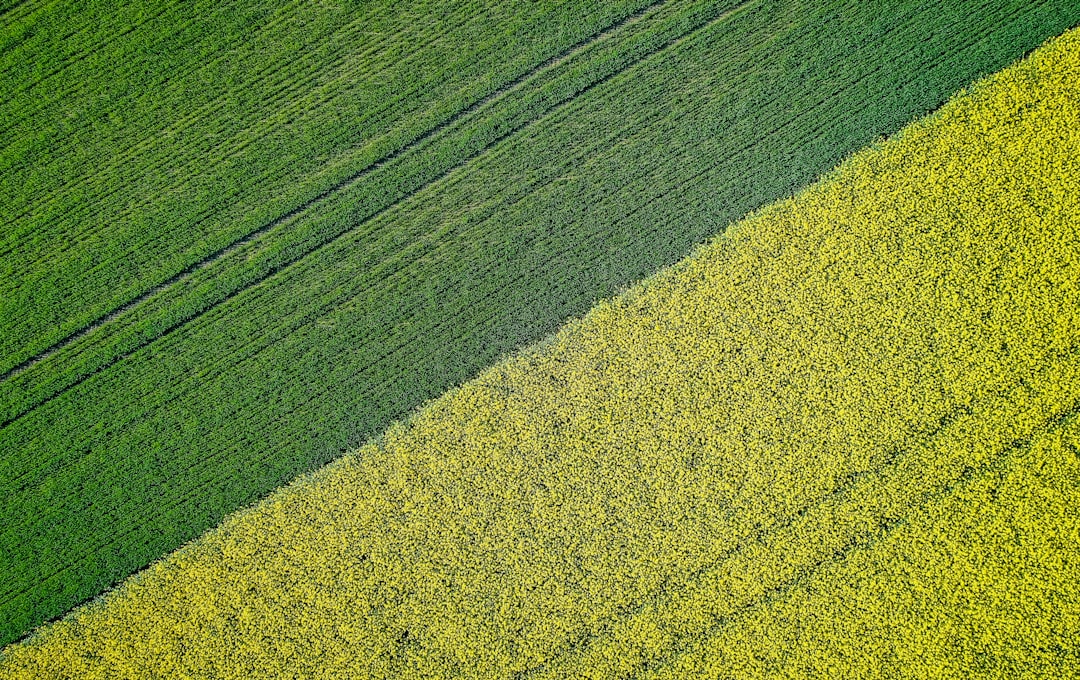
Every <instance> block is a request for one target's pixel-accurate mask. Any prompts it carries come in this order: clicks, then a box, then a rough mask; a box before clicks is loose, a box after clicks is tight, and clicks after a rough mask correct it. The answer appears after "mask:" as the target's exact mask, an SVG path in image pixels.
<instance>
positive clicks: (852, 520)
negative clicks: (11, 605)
mask: <svg viewBox="0 0 1080 680" xmlns="http://www.w3.org/2000/svg"><path fill="white" fill-rule="evenodd" d="M1078 121H1080V31H1074V32H1071V33H1068V34H1066V35H1065V36H1064V37H1062V38H1059V39H1057V40H1055V41H1053V42H1051V43H1050V44H1049V45H1047V46H1045V47H1043V48H1042V49H1040V50H1038V51H1037V52H1035V53H1034V55H1032V56H1031V57H1030V58H1029V59H1026V60H1025V61H1023V62H1021V63H1019V64H1017V65H1014V66H1012V67H1010V68H1008V69H1006V70H1005V71H1003V72H1001V73H999V74H997V75H995V76H994V77H992V78H990V79H987V80H985V81H982V82H980V83H978V84H977V85H975V86H974V87H973V88H972V89H970V90H968V91H966V92H965V93H963V94H961V95H959V96H958V97H957V98H956V99H954V100H953V101H951V102H950V103H949V104H947V105H946V106H945V107H944V108H943V109H941V110H940V111H938V112H937V113H935V114H934V115H932V116H930V117H928V118H926V119H924V120H921V121H919V122H918V123H915V124H913V125H911V126H908V127H907V128H905V129H904V130H903V131H902V132H901V133H900V134H899V135H897V136H896V137H894V138H892V139H890V140H888V141H884V142H882V143H880V144H877V145H874V146H872V147H871V148H868V149H866V150H864V151H862V152H860V153H858V154H856V155H855V156H854V157H852V158H850V159H848V160H847V161H845V162H844V163H843V164H841V165H840V167H839V168H838V169H837V170H836V171H835V172H833V173H830V174H829V175H828V176H827V177H826V178H825V179H823V180H822V181H820V182H818V183H816V184H813V185H812V186H810V187H809V188H807V189H805V190H804V191H802V192H800V193H799V194H798V195H796V196H795V197H794V198H789V199H785V200H782V201H780V202H778V203H775V204H772V205H770V206H768V207H767V208H765V209H763V210H762V211H760V212H758V213H757V214H755V215H753V216H751V217H749V218H747V219H745V220H743V221H740V222H738V223H736V224H734V225H733V226H732V227H730V228H729V229H727V230H726V231H725V232H724V234H722V235H721V236H719V237H717V238H715V239H713V240H712V241H710V242H709V243H708V244H707V245H705V246H703V247H701V248H700V249H699V250H698V251H697V252H696V253H695V254H694V255H693V256H692V257H690V258H688V259H686V260H684V261H683V262H680V263H679V264H677V265H676V266H674V267H671V268H668V269H666V270H664V271H663V272H661V273H660V274H659V275H657V276H655V277H653V278H651V279H648V280H646V281H645V282H644V283H643V284H640V285H638V286H635V287H634V288H632V289H630V290H629V291H628V292H626V293H625V294H623V295H621V296H619V297H616V298H614V299H611V300H607V301H604V302H602V303H600V304H599V305H597V306H596V307H594V308H593V309H592V310H591V311H590V312H589V313H588V314H587V315H585V316H584V317H583V318H582V319H580V320H578V321H573V322H571V323H570V324H568V325H567V326H566V327H565V328H563V330H561V331H560V332H558V333H557V334H555V335H554V336H553V337H551V338H549V339H548V340H546V341H545V342H543V343H541V344H539V345H537V346H534V347H532V348H530V349H528V350H526V351H523V352H520V353H517V354H515V355H513V356H512V357H510V358H509V359H507V360H505V361H503V362H501V363H499V364H497V365H496V366H495V367H493V368H491V369H488V370H485V371H483V372H482V373H480V375H479V376H478V377H477V378H475V379H473V380H471V381H468V382H467V383H465V384H464V385H463V386H461V387H460V388H457V389H455V390H452V391H450V392H449V393H448V394H446V395H445V396H443V397H441V398H439V399H438V400H436V401H434V402H432V403H431V404H429V405H428V406H426V407H425V408H424V409H422V410H421V411H420V412H419V413H418V414H416V415H415V416H414V417H413V418H411V419H410V420H409V421H408V422H405V423H401V424H397V425H394V426H393V427H391V428H390V429H389V430H388V431H387V432H386V433H385V434H384V435H383V436H382V437H380V438H378V439H377V440H374V441H372V442H370V443H368V444H367V445H365V446H364V447H363V448H361V449H360V450H359V451H358V452H357V453H355V454H352V455H349V456H346V457H344V458H343V459H341V460H339V461H337V462H336V463H334V464H331V465H329V466H327V467H326V468H324V469H322V470H320V471H318V472H317V473H315V474H313V475H310V476H307V477H305V478H303V479H301V480H299V481H297V482H296V483H294V484H292V485H290V486H288V487H286V488H285V489H283V490H280V491H278V492H276V493H274V494H272V495H271V496H269V497H268V498H267V499H265V500H263V501H262V502H259V503H257V504H255V505H254V506H253V507H251V508H249V509H246V510H244V511H242V512H239V513H236V514H234V515H233V516H231V517H230V518H228V519H227V520H226V521H225V522H224V523H223V524H222V525H221V526H220V527H218V528H216V529H214V530H213V531H211V532H209V533H208V534H206V535H205V536H203V537H202V538H200V539H199V540H197V541H195V542H193V543H191V544H189V545H187V546H185V547H184V548H183V549H181V550H180V551H178V552H176V553H174V554H172V555H170V556H169V557H167V558H166V559H164V560H162V561H159V562H156V563H155V564H153V565H152V566H151V567H150V568H149V569H147V570H146V571H144V572H142V573H141V574H139V575H138V576H137V577H135V578H134V579H132V580H130V581H128V582H127V583H126V584H125V585H124V586H122V587H121V588H120V589H118V590H116V591H113V592H112V593H110V594H109V595H107V596H106V597H105V598H103V599H102V600H100V601H98V602H95V603H93V604H91V605H89V606H87V607H84V608H82V609H80V610H77V611H76V613H75V614H74V615H73V616H71V617H69V618H67V619H65V620H64V621H62V622H61V623H59V624H57V625H54V626H51V627H48V628H46V629H44V631H43V632H42V633H41V634H40V635H39V636H37V637H36V638H33V639H31V640H30V641H29V642H28V643H25V644H21V645H18V646H14V647H11V648H9V649H8V650H7V654H6V657H5V659H4V661H3V663H4V665H3V666H2V670H0V675H3V676H5V677H13V678H17V677H42V676H49V675H51V674H53V673H58V672H63V671H67V672H69V673H73V674H79V675H80V677H113V678H115V677H125V676H128V675H135V676H140V675H154V674H155V673H158V672H160V673H161V674H163V675H164V674H168V673H189V674H191V675H193V676H197V677H221V678H227V677H251V674H252V672H253V669H257V672H258V673H261V674H264V675H266V676H273V675H275V673H280V674H296V675H304V676H306V677H347V676H351V675H354V674H366V675H369V676H371V677H387V678H397V677H411V676H418V677H449V676H458V675H461V676H468V677H520V678H525V677H528V678H548V677H550V678H563V677H688V676H699V675H700V674H701V671H702V669H705V668H711V669H712V671H713V674H714V675H715V677H731V676H733V675H747V676H752V677H760V676H767V675H778V676H790V675H795V676H800V675H820V676H832V677H874V676H876V675H880V676H881V677H897V676H904V677H920V676H926V677H937V676H938V674H941V673H945V674H950V671H952V672H954V673H955V674H956V675H964V674H966V673H975V674H978V675H981V676H987V677H1017V676H1022V675H1033V676H1045V677H1055V678H1057V677H1073V676H1075V675H1077V673H1078V672H1080V656H1078V653H1077V647H1076V640H1077V639H1078V636H1080V582H1078V581H1077V580H1076V579H1075V578H1074V575H1075V573H1076V571H1077V566H1078V564H1080V550H1078V548H1077V545H1078V542H1077V537H1078V533H1080V519H1078V517H1077V515H1076V512H1075V508H1076V507H1077V503H1078V502H1080V484H1078V482H1080V420H1078V416H1080V232H1078V230H1080V185H1077V183H1076V182H1075V178H1076V177H1077V176H1080V125H1077V122H1078ZM268 640H272V641H273V643H272V644H268V643H267V641H268Z"/></svg>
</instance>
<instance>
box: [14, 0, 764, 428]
mask: <svg viewBox="0 0 1080 680" xmlns="http://www.w3.org/2000/svg"><path fill="white" fill-rule="evenodd" d="M667 1H668V0H657V1H656V2H654V3H653V4H652V5H650V6H649V7H648V8H646V9H645V10H641V11H639V12H638V13H635V14H634V15H631V16H630V17H627V18H626V19H624V20H622V21H621V22H619V23H617V24H616V25H613V26H611V27H609V28H608V29H605V31H603V32H601V33H599V34H597V35H595V36H593V37H592V38H590V39H589V40H587V41H583V42H582V43H579V44H578V45H575V46H574V47H572V48H570V49H569V50H567V51H566V52H565V53H563V54H560V55H557V56H555V57H552V58H550V59H549V60H548V61H547V62H544V63H542V64H540V65H538V66H537V67H536V68H534V69H533V70H532V71H530V72H528V73H526V74H524V75H522V76H520V77H519V78H518V79H517V80H516V81H513V82H511V83H510V84H508V85H507V86H506V87H504V88H502V89H500V90H497V91H496V92H493V93H492V94H490V95H489V96H488V97H486V98H484V99H482V100H480V101H478V102H475V103H474V104H472V105H471V106H470V107H468V108H466V109H464V110H462V111H461V112H460V113H459V114H456V115H455V116H454V117H453V118H452V119H450V120H448V121H446V122H445V123H443V124H441V125H440V126H437V127H436V128H432V129H431V130H429V131H428V132H426V133H424V134H423V135H421V136H420V137H419V138H417V139H416V140H414V141H413V142H412V143H410V144H408V145H407V146H405V147H402V148H401V149H399V150H397V151H395V152H393V153H391V154H390V155H388V156H386V157H384V158H383V159H382V160H380V161H378V162H376V163H374V164H372V165H371V166H367V167H365V168H364V169H362V170H361V171H360V172H358V173H356V174H354V175H353V176H350V177H349V178H347V179H346V180H344V181H342V182H339V183H337V184H336V185H334V186H332V187H330V188H328V189H325V190H324V191H323V192H321V193H320V194H318V195H317V196H315V197H314V198H312V199H309V200H308V201H306V202H305V203H304V204H302V205H300V206H298V207H296V208H294V209H293V210H291V211H289V212H288V213H286V214H284V215H282V216H281V217H279V218H277V219H275V220H273V221H272V222H270V223H268V224H266V225H264V226H263V227H261V228H259V229H258V230H256V231H255V232H252V233H251V234H249V235H248V236H246V237H244V238H243V239H240V240H238V241H236V242H234V243H232V244H230V245H229V246H226V247H224V248H222V249H219V250H218V251H217V252H215V253H213V254H211V255H210V256H209V257H207V258H205V259H204V260H202V261H200V262H197V263H195V264H193V265H191V266H189V267H188V268H186V269H185V270H183V271H181V272H180V273H178V274H176V275H174V276H173V277H172V278H170V279H168V280H167V281H165V282H164V283H162V284H159V285H158V286H157V287H155V288H153V289H151V290H149V291H147V292H145V293H143V294H142V295H140V296H138V297H136V298H135V299H133V300H132V301H131V302H128V303H126V304H125V305H123V306H121V307H119V308H117V309H116V310H114V311H113V312H111V313H110V314H108V315H105V316H103V317H100V318H99V319H97V320H96V321H94V322H93V323H91V324H90V325H88V326H86V327H84V328H83V329H82V330H80V331H79V332H77V333H75V334H72V335H70V336H68V337H67V338H66V339H64V340H61V341H59V342H57V343H55V344H53V345H52V346H51V347H49V348H48V349H47V350H45V351H44V352H41V353H39V354H38V355H36V356H35V357H32V358H30V359H27V360H25V361H24V362H22V363H21V364H19V365H18V366H16V367H14V368H12V369H10V370H9V371H8V372H7V373H5V374H4V375H2V376H0V382H4V381H8V380H10V379H11V378H13V377H16V376H18V375H19V374H20V373H22V372H23V371H25V370H26V369H28V368H30V367H31V366H33V365H35V364H37V363H39V362H41V361H44V360H46V359H48V358H49V357H51V356H53V355H55V354H57V353H58V352H60V351H61V350H63V349H64V348H66V347H68V346H70V345H72V344H74V343H75V342H77V341H79V340H80V339H82V338H84V337H86V336H88V335H90V334H92V333H94V332H95V331H96V330H98V329H99V328H101V327H102V326H105V325H107V324H109V323H111V322H113V321H116V320H118V319H120V317H122V316H124V315H125V314H127V313H128V312H131V311H132V310H134V309H136V308H137V307H139V306H140V305H142V304H144V303H146V302H147V301H148V300H150V299H152V298H154V297H156V296H158V295H159V294H161V293H162V292H164V291H166V290H167V289H169V288H171V287H173V286H175V285H177V284H179V283H182V282H184V281H186V280H187V279H189V278H190V277H192V276H193V275H194V274H196V273H198V272H200V271H202V270H206V269H209V268H210V267H213V266H214V265H215V264H217V263H218V262H220V261H222V260H224V259H225V258H227V257H229V256H230V255H233V254H235V253H237V252H238V251H239V250H241V249H243V248H246V247H248V246H251V245H253V244H255V243H256V242H257V241H259V240H260V239H262V237H263V236H266V235H269V234H270V232H273V231H275V230H277V229H279V228H281V227H283V226H286V225H288V223H290V222H291V221H292V220H295V219H297V218H299V217H300V216H301V215H303V214H304V213H305V212H307V211H309V210H311V209H313V208H315V207H317V206H318V205H319V204H321V203H323V202H324V201H326V200H327V199H329V198H331V197H332V196H334V195H336V194H337V193H339V192H340V191H342V190H344V189H347V188H349V187H351V186H353V185H354V184H356V183H357V182H359V181H362V180H363V179H364V178H365V177H367V176H368V175H369V174H371V173H373V172H377V171H378V170H380V169H381V168H383V167H386V164H388V163H392V162H394V161H395V160H396V159H398V158H401V157H403V156H405V155H406V154H408V153H410V152H412V151H413V150H415V149H418V148H419V147H420V146H421V145H422V144H423V143H425V142H426V141H428V140H429V139H432V138H434V137H435V136H436V135H437V134H438V133H440V132H441V131H442V130H444V129H449V128H450V127H451V126H452V125H454V124H456V123H457V122H458V121H460V120H462V119H464V118H466V117H468V116H470V115H472V114H473V113H476V112H478V111H480V110H481V109H483V108H485V107H487V106H494V105H497V103H498V101H499V100H500V99H502V98H503V97H504V96H506V95H507V94H509V93H512V92H514V91H515V90H518V89H519V88H523V87H525V86H526V85H527V83H528V81H529V80H530V79H532V78H533V77H536V76H538V75H540V74H542V73H543V72H544V71H545V70H547V69H549V68H552V69H553V68H557V67H558V66H559V65H561V64H563V63H565V62H567V61H568V60H569V59H572V58H573V57H574V56H575V55H576V54H578V53H581V52H583V51H584V50H586V49H588V48H589V47H590V46H591V45H593V44H594V43H595V42H596V41H599V40H603V39H605V38H606V37H608V36H610V35H611V34H612V33H614V32H615V31H618V30H620V29H621V28H623V27H629V26H632V25H633V24H634V23H635V22H636V21H637V20H640V19H642V18H643V17H645V16H646V15H647V14H648V11H649V10H651V9H654V8H657V7H659V6H661V5H662V4H663V3H664V2H667ZM757 1H758V0H746V1H745V2H743V3H741V4H739V5H737V6H736V7H734V8H732V9H730V10H727V12H725V13H723V14H722V15H721V16H719V17H714V18H712V19H710V20H708V21H706V22H704V23H701V24H698V25H696V26H694V28H692V29H691V30H690V31H688V32H687V33H684V34H682V35H679V36H678V37H676V38H674V39H672V40H670V41H668V42H666V43H665V44H663V45H662V46H661V47H660V48H659V49H656V50H654V51H651V52H648V53H646V54H644V55H642V56H640V57H639V58H638V59H636V60H633V61H631V62H630V63H628V64H626V65H624V66H623V67H622V68H620V69H619V70H617V71H615V72H613V73H611V74H608V75H606V76H604V77H603V78H601V79H599V80H595V81H593V82H592V83H590V84H589V85H587V86H586V87H584V88H581V89H580V90H579V91H577V92H575V93H574V95H573V96H572V97H570V98H569V99H566V100H564V101H562V102H559V103H558V104H556V105H555V106H553V107H551V108H549V109H546V110H543V111H541V112H540V114H539V115H538V116H537V117H534V118H530V119H529V120H527V121H525V122H524V123H522V124H521V125H519V126H517V127H514V128H512V129H507V130H506V131H505V132H503V134H501V135H500V136H498V137H496V138H495V139H493V140H491V141H489V142H488V143H487V144H485V145H484V146H483V147H482V148H480V149H479V150H478V151H476V152H474V153H472V154H471V155H469V156H467V157H465V158H463V159H460V160H459V161H458V162H457V163H456V164H455V165H453V166H451V167H449V168H447V169H445V170H443V171H441V172H440V174H437V175H436V176H434V177H432V178H430V179H428V180H426V181H425V183H423V184H421V185H419V186H417V187H415V188H412V189H410V190H409V191H408V192H407V193H404V194H401V195H399V196H398V197H395V198H394V199H393V202H391V203H389V204H387V205H385V207H382V208H380V209H378V210H377V211H375V212H373V213H371V214H370V215H369V216H368V217H365V218H363V219H362V220H360V221H359V222H358V223H357V224H353V225H343V226H342V228H341V230H340V231H339V233H337V234H333V233H332V232H331V233H330V235H329V237H328V238H326V237H324V240H321V241H316V242H315V243H314V244H311V245H309V246H308V249H307V250H305V251H302V252H301V253H300V254H298V255H296V256H294V257H292V258H291V259H287V260H286V261H284V262H282V263H275V264H274V265H273V266H272V267H271V268H269V269H268V270H266V271H264V272H262V273H261V274H260V275H258V276H256V277H254V278H251V279H249V280H248V281H246V282H245V283H243V284H241V286H240V287H233V288H231V289H230V290H229V292H228V293H226V294H225V295H224V296H220V297H218V298H217V299H216V300H214V302H212V303H211V304H209V305H208V306H206V307H205V308H203V309H201V310H200V311H199V312H198V313H197V314H192V315H189V316H186V317H184V318H182V319H181V320H179V321H177V322H175V323H173V324H172V325H170V326H168V327H166V328H165V329H164V330H163V331H162V332H160V333H158V334H157V335H155V336H153V337H150V338H149V339H145V340H143V341H142V342H141V343H140V344H137V345H135V346H134V347H131V348H130V349H127V350H125V351H124V352H122V353H120V354H119V355H117V356H115V357H114V358H112V359H110V360H108V361H106V362H104V363H102V364H99V365H98V366H96V367H95V368H94V369H93V370H92V371H90V372H87V373H83V374H82V375H81V376H80V377H79V378H78V379H76V380H74V381H73V382H70V383H69V384H68V385H66V386H65V387H64V388H62V389H60V390H58V391H55V392H53V393H52V394H50V395H49V396H48V397H46V398H45V399H43V400H40V401H38V402H37V403H35V404H33V406H30V407H29V408H23V409H21V410H19V411H17V412H16V414H15V415H13V416H8V417H6V418H5V419H4V420H3V421H0V429H3V428H4V427H7V426H8V425H10V424H11V423H13V422H15V421H17V420H18V419H19V418H21V417H23V416H25V415H26V414H27V413H29V412H30V411H32V410H33V409H35V408H38V407H39V406H41V405H43V404H45V403H47V402H48V401H51V400H52V399H54V398H56V397H57V396H60V395H61V394H63V392H65V391H66V390H68V389H71V388H72V387H75V386H77V385H79V384H81V383H82V382H84V381H85V380H86V379H88V378H90V377H92V376H93V375H96V374H97V373H99V372H100V371H103V370H106V369H108V368H109V367H111V366H112V365H114V364H115V363H117V362H119V361H122V360H123V359H125V358H127V357H128V356H131V355H132V354H134V353H135V352H137V351H138V350H139V349H141V348H142V347H144V346H146V345H147V344H149V343H150V342H152V341H153V340H155V339H157V338H158V337H161V336H163V335H166V334H168V333H171V332H173V331H175V330H177V329H179V328H182V327H183V326H184V325H186V324H187V323H188V322H189V321H191V320H192V319H193V318H196V317H197V316H199V315H201V314H204V313H206V312H207V311H209V310H210V309H213V308H214V307H216V306H217V305H219V304H221V303H223V302H225V301H227V300H229V299H230V298H232V297H234V296H235V295H237V294H239V293H240V292H242V291H243V290H246V289H248V288H250V287H251V286H254V285H257V284H259V283H261V282H262V281H264V280H266V279H267V278H269V277H271V276H273V275H274V274H276V273H277V272H278V271H280V270H282V269H285V268H287V267H288V266H290V265H291V264H293V263H295V262H297V261H299V260H301V259H303V258H305V257H307V256H309V255H311V254H313V253H315V252H317V251H318V250H319V249H320V248H322V247H324V246H326V245H327V244H329V243H332V242H333V241H334V240H336V239H338V238H341V237H342V236H345V235H347V234H348V233H351V232H352V231H355V230H356V229H358V228H359V227H360V226H362V225H363V224H364V223H365V222H367V221H369V220H372V219H375V218H377V217H379V216H380V215H382V214H384V213H385V212H386V211H388V210H390V209H392V208H393V207H394V206H396V205H398V204H400V203H401V202H403V201H405V200H408V199H409V198H410V197H412V196H414V195H416V194H418V193H419V192H421V191H423V190H424V189H425V188H427V187H428V186H430V185H431V184H432V183H434V182H435V181H437V180H438V179H441V178H442V177H445V176H446V175H448V174H450V173H451V172H453V171H454V170H455V169H457V168H459V167H462V166H463V165H465V164H466V163H468V162H469V161H471V160H472V159H473V158H475V157H476V156H478V155H480V154H482V153H484V152H485V151H487V150H488V149H490V148H492V147H493V146H495V145H496V144H497V143H498V142H500V141H502V140H503V139H505V138H507V137H509V136H511V135H513V134H516V133H517V132H519V131H520V130H522V129H524V128H525V127H527V126H528V125H530V124H531V123H533V122H535V121H536V120H539V119H541V118H542V117H543V116H544V115H546V114H548V113H549V112H550V111H552V110H556V109H557V108H558V107H560V106H562V105H565V104H566V103H568V102H570V101H573V99H574V98H576V97H578V96H580V95H581V94H584V93H585V92H587V91H589V90H591V89H592V88H594V87H596V86H598V85H601V84H602V83H604V82H607V80H609V79H610V78H612V77H614V76H615V75H618V74H619V73H622V72H623V71H625V70H628V69H629V68H632V67H633V66H634V65H636V64H637V63H639V62H640V61H642V60H643V59H646V58H648V57H650V56H652V55H654V54H657V53H659V52H662V51H664V50H666V49H668V48H669V47H671V46H672V45H675V44H677V42H678V41H679V40H680V39H682V38H684V37H685V36H686V35H689V34H691V33H693V32H695V31H697V30H701V29H702V28H704V27H705V26H707V25H710V24H711V23H714V22H716V21H721V20H723V19H725V18H727V17H729V16H733V15H734V14H735V13H737V12H738V11H740V10H742V9H744V8H746V7H748V6H750V5H752V4H754V3H755V2H757Z"/></svg>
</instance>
